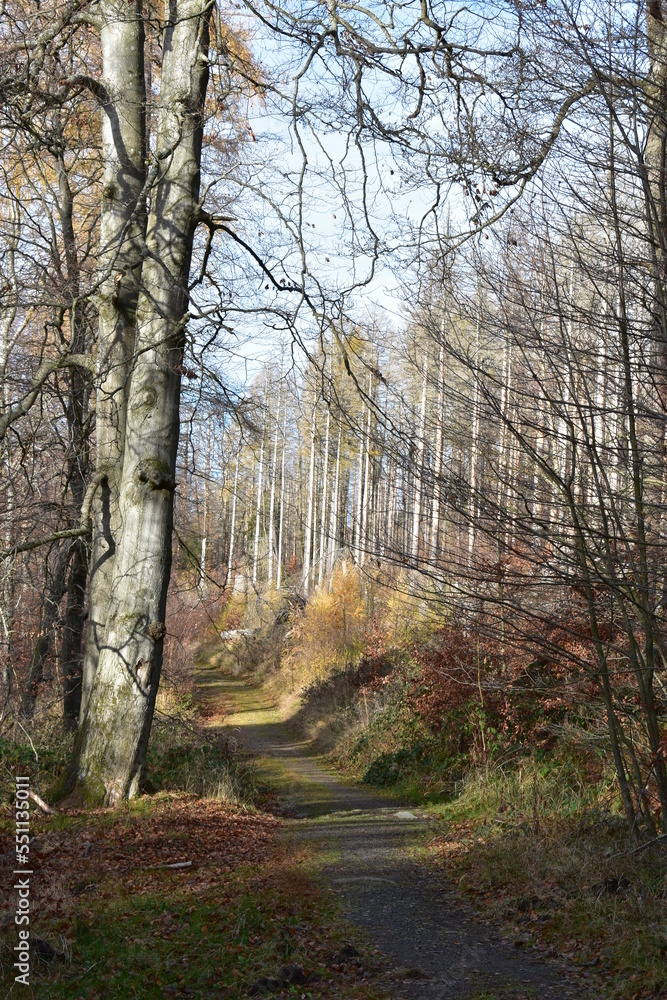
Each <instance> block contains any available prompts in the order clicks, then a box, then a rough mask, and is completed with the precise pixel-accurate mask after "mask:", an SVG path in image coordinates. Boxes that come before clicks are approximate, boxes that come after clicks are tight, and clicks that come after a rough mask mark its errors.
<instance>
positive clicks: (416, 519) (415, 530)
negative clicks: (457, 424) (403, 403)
mask: <svg viewBox="0 0 667 1000" xmlns="http://www.w3.org/2000/svg"><path fill="white" fill-rule="evenodd" d="M427 384H428V350H427V349H426V348H424V370H423V372H422V397H421V409H420V413H419V434H418V437H417V461H416V463H415V475H414V483H413V491H414V497H413V499H414V505H413V511H412V546H411V555H412V564H413V566H418V565H419V534H420V526H421V505H422V487H423V479H424V449H425V446H426V387H427Z"/></svg>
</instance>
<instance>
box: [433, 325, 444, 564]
mask: <svg viewBox="0 0 667 1000" xmlns="http://www.w3.org/2000/svg"><path fill="white" fill-rule="evenodd" d="M444 337H445V320H444V317H443V320H442V324H441V327H440V359H439V364H438V408H437V412H436V426H435V455H434V461H433V508H432V510H431V539H430V545H429V550H430V557H431V559H432V560H433V562H434V563H435V562H436V561H437V558H438V538H439V535H440V507H441V505H442V483H441V482H440V474H441V472H442V433H443V423H444V419H445V343H444Z"/></svg>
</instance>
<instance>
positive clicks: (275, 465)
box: [267, 365, 283, 584]
mask: <svg viewBox="0 0 667 1000" xmlns="http://www.w3.org/2000/svg"><path fill="white" fill-rule="evenodd" d="M282 401H283V384H282V365H281V380H280V390H279V392H278V412H277V413H276V430H275V434H274V437H273V476H272V479H271V500H270V502H269V567H268V574H267V575H268V582H269V584H271V583H273V536H274V535H275V525H274V523H273V519H274V516H275V509H276V480H277V478H278V430H279V428H280V408H281V406H282Z"/></svg>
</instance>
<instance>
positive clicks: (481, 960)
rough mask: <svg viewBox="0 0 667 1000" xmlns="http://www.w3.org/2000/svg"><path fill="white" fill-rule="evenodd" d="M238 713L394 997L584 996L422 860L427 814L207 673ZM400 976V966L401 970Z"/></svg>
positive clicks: (230, 720) (238, 722) (243, 740)
mask: <svg viewBox="0 0 667 1000" xmlns="http://www.w3.org/2000/svg"><path fill="white" fill-rule="evenodd" d="M201 686H202V688H203V690H204V692H205V693H206V695H207V697H209V698H210V699H211V700H212V701H215V702H217V703H218V704H221V703H223V704H226V705H228V706H229V710H230V714H229V715H228V716H227V718H226V719H225V728H226V729H227V730H231V731H232V732H233V734H234V735H235V736H236V738H237V739H238V740H239V742H240V744H241V745H242V746H243V747H244V748H245V749H246V750H247V751H248V752H250V753H251V754H252V755H253V756H254V757H255V758H256V761H257V765H258V768H259V770H260V773H262V772H263V773H265V774H266V775H267V777H269V778H270V779H271V780H272V782H273V784H275V785H276V786H277V787H278V788H279V789H280V792H281V795H282V799H283V801H284V802H285V803H286V804H287V805H288V806H289V807H290V809H291V812H292V815H293V818H291V819H290V820H289V825H288V830H289V833H288V835H289V836H291V837H293V838H295V839H296V840H301V841H303V840H306V841H308V842H309V843H310V844H311V845H312V847H313V848H314V853H315V857H316V861H317V864H318V867H319V869H320V871H321V874H322V876H323V878H324V879H325V881H326V882H327V883H328V884H329V885H330V886H331V888H333V889H334V891H335V892H337V893H338V894H339V896H340V897H341V901H342V903H343V908H344V910H345V912H346V914H347V916H348V917H349V918H350V919H351V921H352V922H353V923H354V924H356V925H357V926H358V927H360V928H362V929H363V931H364V933H365V936H366V938H367V939H368V940H369V941H370V942H371V943H372V944H373V945H374V946H375V947H376V948H378V949H379V950H380V951H381V952H383V953H384V955H385V956H387V958H388V959H389V960H390V961H391V962H392V963H393V964H394V965H395V967H396V969H397V974H396V977H395V978H396V982H395V983H394V984H393V985H392V992H393V994H394V995H395V996H396V997H398V998H405V1000H412V998H419V1000H536V998H539V1000H583V998H584V997H587V998H589V997H591V994H589V993H587V992H585V991H584V990H583V989H582V988H581V987H580V986H578V985H574V984H573V983H571V982H569V981H568V979H567V976H566V975H565V974H564V972H563V971H561V970H559V969H558V968H557V967H555V966H554V965H547V964H546V963H545V962H543V961H540V960H539V959H537V958H533V957H532V956H531V955H529V954H526V953H524V952H522V951H520V950H517V949H515V948H514V947H512V945H511V944H509V943H506V942H504V941H502V940H501V939H500V938H499V937H498V936H497V935H495V934H494V933H493V932H491V931H490V930H488V928H486V927H485V926H484V925H482V924H480V923H478V922H476V921H474V920H473V919H472V917H471V915H470V914H469V912H468V911H467V910H466V908H465V907H464V906H463V905H462V904H461V903H460V901H458V900H457V899H456V898H455V897H453V896H452V895H451V894H449V893H448V892H446V891H445V890H444V889H443V887H442V885H441V884H440V882H439V880H438V878H437V876H436V875H435V874H434V873H432V872H431V871H430V870H429V869H428V866H427V865H425V864H424V862H423V861H422V862H420V860H419V850H418V849H419V846H420V845H423V844H424V841H425V839H426V838H427V837H428V836H429V834H431V833H432V831H431V828H430V824H429V820H428V817H427V816H426V815H425V814H424V813H422V812H421V811H420V810H419V809H415V808H412V807H402V806H400V805H398V804H396V803H392V802H390V801H389V800H388V799H386V798H384V797H380V796H379V795H374V794H372V793H371V792H369V791H367V790H365V789H363V788H360V787H358V786H354V785H352V784H348V783H346V782H345V781H343V780H341V778H340V777H339V776H336V775H335V774H333V773H331V772H330V771H328V770H326V768H325V767H323V766H322V764H321V762H319V761H318V759H317V757H316V756H315V755H314V754H313V753H312V751H311V750H310V748H309V746H308V744H307V743H303V742H299V741H298V740H295V739H294V736H293V734H291V733H290V731H289V727H288V726H287V725H286V724H285V723H283V722H281V721H280V720H279V718H278V716H277V713H276V711H275V707H274V706H272V705H270V704H268V703H267V702H266V701H265V700H263V698H262V694H261V693H260V692H257V691H256V690H253V689H251V688H248V687H246V686H245V685H244V684H243V683H242V682H241V681H239V680H233V679H230V678H228V677H226V676H223V675H221V674H219V673H217V672H215V671H212V670H211V671H207V672H206V673H204V674H203V675H201ZM399 970H402V972H400V971H399Z"/></svg>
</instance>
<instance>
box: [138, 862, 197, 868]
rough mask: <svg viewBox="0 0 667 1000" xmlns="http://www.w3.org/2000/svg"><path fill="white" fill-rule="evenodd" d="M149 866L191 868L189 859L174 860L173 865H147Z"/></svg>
mask: <svg viewBox="0 0 667 1000" xmlns="http://www.w3.org/2000/svg"><path fill="white" fill-rule="evenodd" d="M148 867H149V868H153V869H155V868H191V867H192V862H191V861H176V862H175V863H174V864H173V865H149V866H148Z"/></svg>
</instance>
